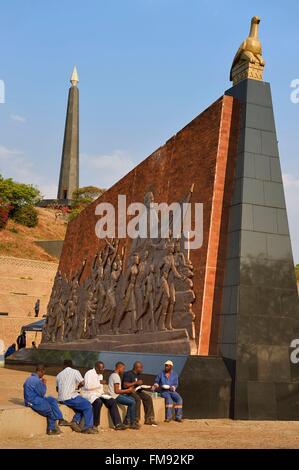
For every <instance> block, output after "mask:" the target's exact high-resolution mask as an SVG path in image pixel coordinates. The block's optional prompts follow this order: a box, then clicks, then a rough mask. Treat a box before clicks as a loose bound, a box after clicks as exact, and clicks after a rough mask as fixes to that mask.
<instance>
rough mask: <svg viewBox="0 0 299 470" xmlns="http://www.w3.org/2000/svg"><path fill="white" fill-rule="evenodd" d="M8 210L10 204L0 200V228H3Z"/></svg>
mask: <svg viewBox="0 0 299 470" xmlns="http://www.w3.org/2000/svg"><path fill="white" fill-rule="evenodd" d="M10 211H11V205H10V204H8V203H5V202H3V201H0V230H2V229H4V228H5V226H6V224H7V221H8V217H9V213H10Z"/></svg>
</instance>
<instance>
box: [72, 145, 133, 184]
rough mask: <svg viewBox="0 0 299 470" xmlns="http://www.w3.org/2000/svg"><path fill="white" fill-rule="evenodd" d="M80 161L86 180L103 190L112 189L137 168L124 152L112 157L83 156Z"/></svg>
mask: <svg viewBox="0 0 299 470" xmlns="http://www.w3.org/2000/svg"><path fill="white" fill-rule="evenodd" d="M80 161H81V168H82V170H83V173H84V179H85V180H90V182H89V184H95V185H96V186H100V187H103V188H110V187H111V186H112V185H113V184H114V183H116V182H117V181H118V180H119V179H120V178H122V177H123V176H125V175H126V174H127V173H128V172H129V171H130V170H132V168H133V167H134V166H135V163H134V162H133V160H132V159H131V157H129V156H128V154H127V153H126V152H124V151H122V150H116V151H115V152H113V153H112V154H111V155H88V154H82V155H81V156H80Z"/></svg>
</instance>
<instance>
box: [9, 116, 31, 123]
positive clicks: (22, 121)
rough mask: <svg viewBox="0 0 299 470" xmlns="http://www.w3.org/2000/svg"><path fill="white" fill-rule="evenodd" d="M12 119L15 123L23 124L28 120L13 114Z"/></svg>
mask: <svg viewBox="0 0 299 470" xmlns="http://www.w3.org/2000/svg"><path fill="white" fill-rule="evenodd" d="M10 119H12V120H13V121H15V122H19V123H21V124H24V123H25V122H26V121H27V119H26V118H25V117H24V116H20V115H19V114H11V115H10Z"/></svg>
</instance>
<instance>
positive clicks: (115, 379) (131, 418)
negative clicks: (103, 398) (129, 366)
mask: <svg viewBox="0 0 299 470" xmlns="http://www.w3.org/2000/svg"><path fill="white" fill-rule="evenodd" d="M124 371H125V364H124V363H123V362H117V363H116V364H115V370H114V372H113V373H112V374H111V375H110V377H109V382H108V391H109V395H111V396H112V398H114V399H115V400H116V402H117V403H120V404H121V405H125V406H127V407H128V409H127V415H126V418H125V421H126V423H128V426H129V427H130V428H131V429H139V428H140V426H139V425H138V423H137V422H136V402H135V400H134V398H133V397H131V396H130V395H131V393H132V392H133V391H134V388H133V387H129V388H126V389H125V390H124V389H122V388H121V377H120V376H121V375H123V373H124Z"/></svg>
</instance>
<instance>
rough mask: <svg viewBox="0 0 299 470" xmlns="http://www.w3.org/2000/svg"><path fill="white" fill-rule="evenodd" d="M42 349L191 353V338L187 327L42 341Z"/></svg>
mask: <svg viewBox="0 0 299 470" xmlns="http://www.w3.org/2000/svg"><path fill="white" fill-rule="evenodd" d="M39 348H40V349H55V350H68V351H74V350H76V351H123V352H142V353H156V352H157V351H158V352H159V353H160V354H184V355H189V354H190V339H189V335H188V333H187V331H186V330H185V329H181V330H173V331H154V332H147V333H143V334H140V333H139V334H134V333H132V334H119V335H101V336H98V337H96V338H93V339H79V340H75V341H70V342H64V343H42V344H41V345H40V346H39Z"/></svg>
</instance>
